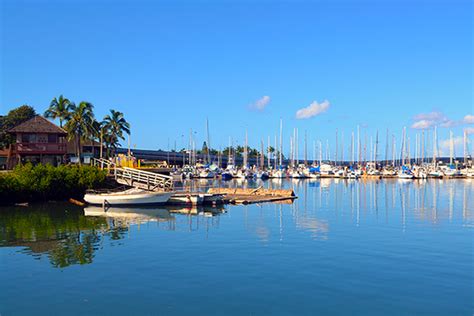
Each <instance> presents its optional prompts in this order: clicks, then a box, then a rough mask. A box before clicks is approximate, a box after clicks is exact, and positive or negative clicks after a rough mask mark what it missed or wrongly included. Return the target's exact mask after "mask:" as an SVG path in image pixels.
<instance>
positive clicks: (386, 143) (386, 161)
mask: <svg viewBox="0 0 474 316" xmlns="http://www.w3.org/2000/svg"><path fill="white" fill-rule="evenodd" d="M384 165H385V166H386V165H388V128H387V133H386V135H385V164H384Z"/></svg>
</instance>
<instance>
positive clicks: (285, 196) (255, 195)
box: [207, 187, 297, 204]
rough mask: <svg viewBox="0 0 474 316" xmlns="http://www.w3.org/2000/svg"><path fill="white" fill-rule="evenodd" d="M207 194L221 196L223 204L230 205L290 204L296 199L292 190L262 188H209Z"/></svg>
mask: <svg viewBox="0 0 474 316" xmlns="http://www.w3.org/2000/svg"><path fill="white" fill-rule="evenodd" d="M207 193H209V194H222V195H223V196H224V202H225V203H231V204H255V203H266V202H279V203H292V202H293V200H294V199H297V196H296V195H295V193H294V191H293V190H272V189H264V188H262V187H259V188H256V189H242V188H211V189H209V190H208V191H207Z"/></svg>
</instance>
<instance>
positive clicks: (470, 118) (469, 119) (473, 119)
mask: <svg viewBox="0 0 474 316" xmlns="http://www.w3.org/2000/svg"><path fill="white" fill-rule="evenodd" d="M463 122H464V123H465V124H474V115H472V114H468V115H466V116H465V117H464V119H463Z"/></svg>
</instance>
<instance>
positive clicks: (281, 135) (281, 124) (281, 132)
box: [279, 119, 283, 166]
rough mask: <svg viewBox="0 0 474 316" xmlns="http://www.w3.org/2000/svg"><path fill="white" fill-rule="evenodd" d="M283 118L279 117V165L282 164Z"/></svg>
mask: <svg viewBox="0 0 474 316" xmlns="http://www.w3.org/2000/svg"><path fill="white" fill-rule="evenodd" d="M282 137H283V120H282V119H280V152H279V155H280V159H279V160H280V166H281V165H282V151H283V138H282Z"/></svg>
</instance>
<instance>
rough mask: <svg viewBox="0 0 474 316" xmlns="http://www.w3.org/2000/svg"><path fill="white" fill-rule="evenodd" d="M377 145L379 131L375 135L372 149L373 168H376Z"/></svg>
mask: <svg viewBox="0 0 474 316" xmlns="http://www.w3.org/2000/svg"><path fill="white" fill-rule="evenodd" d="M378 145H379V131H378V130H377V133H376V134H375V148H374V166H375V168H377V149H378V148H377V147H378Z"/></svg>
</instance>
